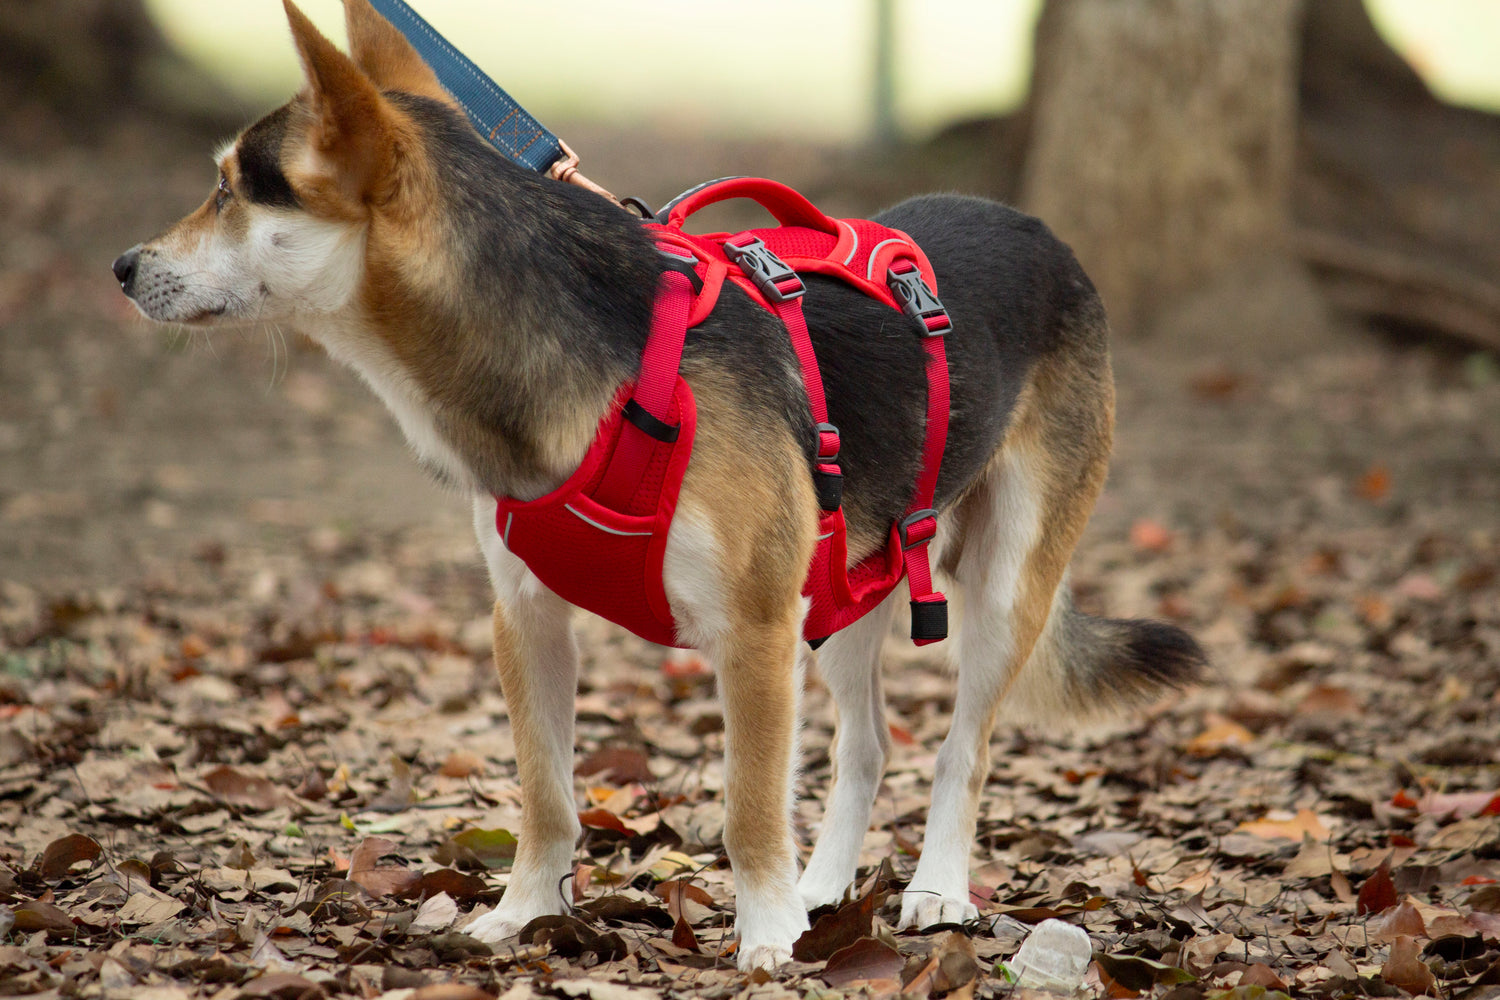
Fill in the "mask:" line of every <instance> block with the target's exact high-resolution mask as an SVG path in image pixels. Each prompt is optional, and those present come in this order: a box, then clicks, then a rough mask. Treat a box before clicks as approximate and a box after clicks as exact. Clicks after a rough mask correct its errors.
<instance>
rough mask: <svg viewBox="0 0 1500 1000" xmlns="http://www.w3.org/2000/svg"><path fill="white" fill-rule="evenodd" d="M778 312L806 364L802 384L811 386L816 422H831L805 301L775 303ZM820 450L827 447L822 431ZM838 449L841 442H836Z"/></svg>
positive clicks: (810, 399) (809, 395) (809, 399)
mask: <svg viewBox="0 0 1500 1000" xmlns="http://www.w3.org/2000/svg"><path fill="white" fill-rule="evenodd" d="M775 309H776V315H777V316H780V317H781V322H782V324H783V325H784V326H785V327H786V332H787V333H788V335H790V337H791V340H792V350H794V351H796V352H797V363H798V364H800V365H801V366H802V384H803V385H804V386H806V387H807V402H808V405H809V407H811V409H812V418H813V423H814V424H826V423H828V399H827V397H826V396H824V395H823V375H822V373H820V372H819V371H818V356H817V355H816V354H814V353H813V346H812V337H811V336H809V335H808V332H807V318H806V317H805V316H803V315H802V300H801V299H788V300H787V301H785V302H778V303H776V304H775ZM818 446H819V448H818V450H819V452H820V453H821V451H822V449H823V440H822V434H821V433H820V435H819V439H818ZM834 447H835V450H837V444H836V443H835V445H834Z"/></svg>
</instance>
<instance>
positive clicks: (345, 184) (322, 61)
mask: <svg viewBox="0 0 1500 1000" xmlns="http://www.w3.org/2000/svg"><path fill="white" fill-rule="evenodd" d="M282 3H283V5H284V6H285V7H286V16H287V20H288V21H289V22H290V23H291V26H292V40H293V41H295V42H296V44H297V53H298V55H300V56H301V57H302V70H303V72H304V74H305V75H306V77H307V89H306V91H305V96H306V100H307V103H308V106H309V107H310V109H311V110H312V113H313V123H312V129H311V132H310V134H309V136H308V139H309V144H310V145H311V147H312V149H313V150H315V151H316V152H317V153H318V154H319V156H320V157H321V158H322V159H323V161H324V162H325V163H326V165H327V166H328V167H330V168H331V169H332V171H333V174H334V176H335V177H336V178H337V179H338V181H339V183H340V186H341V187H342V188H343V191H344V193H345V194H346V195H347V196H349V197H351V198H354V199H355V200H362V199H364V198H365V197H366V196H367V195H368V194H370V192H371V188H372V187H373V185H374V184H375V182H376V181H377V179H378V178H380V177H381V176H383V175H384V174H386V173H387V172H388V171H389V169H390V166H391V155H392V150H393V140H392V136H391V133H390V119H389V116H388V113H387V109H386V107H385V101H384V99H383V98H382V97H381V96H380V91H379V89H378V88H377V87H376V86H375V84H374V83H372V82H371V81H370V78H369V77H367V76H365V74H364V73H362V72H361V71H360V69H359V67H358V66H356V65H355V64H354V60H352V59H350V58H349V57H348V56H346V55H344V53H342V52H340V51H339V50H338V48H337V47H336V46H335V45H334V44H333V43H332V42H330V41H329V40H328V39H327V38H325V37H324V36H323V34H322V32H320V31H318V29H317V27H316V26H315V25H314V24H313V23H312V21H310V20H308V18H307V15H306V14H304V13H302V11H301V10H299V9H298V8H297V5H296V4H294V3H292V0H282Z"/></svg>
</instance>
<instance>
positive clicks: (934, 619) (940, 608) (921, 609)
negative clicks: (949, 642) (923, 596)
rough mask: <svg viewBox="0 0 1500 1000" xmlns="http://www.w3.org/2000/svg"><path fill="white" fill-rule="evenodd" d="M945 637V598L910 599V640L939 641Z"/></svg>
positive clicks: (946, 631)
mask: <svg viewBox="0 0 1500 1000" xmlns="http://www.w3.org/2000/svg"><path fill="white" fill-rule="evenodd" d="M946 638H948V602H947V601H946V600H936V601H912V602H911V639H912V642H917V643H928V642H939V641H941V640H943V639H946Z"/></svg>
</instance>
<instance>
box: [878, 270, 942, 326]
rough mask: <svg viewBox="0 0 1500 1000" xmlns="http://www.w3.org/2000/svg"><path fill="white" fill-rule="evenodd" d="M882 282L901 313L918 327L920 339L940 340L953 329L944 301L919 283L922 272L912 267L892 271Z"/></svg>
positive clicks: (925, 285)
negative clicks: (932, 338)
mask: <svg viewBox="0 0 1500 1000" xmlns="http://www.w3.org/2000/svg"><path fill="white" fill-rule="evenodd" d="M885 283H886V285H887V286H889V287H890V290H891V294H892V295H894V296H895V297H896V301H897V302H898V303H900V305H901V311H902V312H903V313H905V314H906V315H907V316H909V317H911V320H912V322H914V323H916V325H917V333H918V334H919V335H920V336H923V337H941V336H942V335H943V334H945V333H947V332H948V331H949V330H951V329H953V321H952V320H950V319H949V318H948V310H947V309H946V308H945V307H944V306H943V302H942V300H941V299H939V298H938V297H937V296H936V295H934V294H933V292H932V289H930V288H928V287H927V282H925V281H923V280H922V272H921V271H919V270H917V268H916V267H912V269H911V270H909V271H901V272H900V273H897V272H896V271H895V270H894V269H892V270H889V271H886V272H885Z"/></svg>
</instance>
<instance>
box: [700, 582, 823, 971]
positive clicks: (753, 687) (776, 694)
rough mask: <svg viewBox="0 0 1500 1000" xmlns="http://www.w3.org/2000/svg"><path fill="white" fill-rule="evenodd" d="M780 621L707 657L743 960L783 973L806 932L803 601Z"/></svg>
mask: <svg viewBox="0 0 1500 1000" xmlns="http://www.w3.org/2000/svg"><path fill="white" fill-rule="evenodd" d="M795 604H796V610H795V612H794V613H791V614H787V615H786V616H784V617H783V618H782V619H781V620H776V621H771V622H761V623H749V622H741V623H738V624H737V625H736V626H735V627H734V628H733V629H732V631H731V632H730V634H729V635H727V636H726V637H725V638H724V639H723V640H722V641H721V642H719V643H716V644H715V646H716V647H717V648H713V649H710V650H709V651H708V652H709V656H710V658H711V659H712V660H713V661H714V664H715V666H716V667H717V671H718V683H719V692H720V696H721V697H722V699H723V702H724V755H725V761H724V765H725V766H724V786H725V797H726V800H727V801H726V816H725V821H724V847H725V848H726V849H727V850H728V852H729V863H730V865H731V867H732V868H733V870H734V888H735V908H736V918H735V930H736V932H737V933H738V935H739V939H740V943H739V954H738V964H739V967H740V968H741V969H743V970H746V971H748V970H751V969H775V968H776V967H777V966H778V965H781V964H782V963H784V962H788V961H790V960H791V957H792V945H793V943H794V942H796V940H797V938H798V937H799V936H800V935H801V934H802V932H803V931H805V930H807V912H806V910H805V909H804V908H803V904H802V897H801V896H800V895H799V894H798V892H797V855H796V846H795V844H794V843H793V840H792V827H791V810H792V784H793V780H794V777H795V770H796V761H795V752H796V750H795V747H796V741H797V729H798V709H799V694H800V692H801V685H802V681H801V670H800V669H799V665H800V659H799V655H798V653H799V650H798V643H799V642H800V635H801V624H802V613H801V612H802V605H801V601H800V600H799V601H797V602H795Z"/></svg>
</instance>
